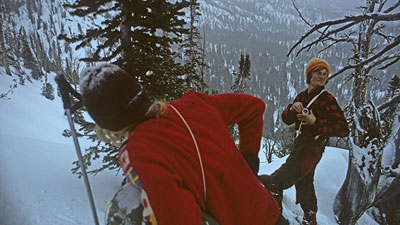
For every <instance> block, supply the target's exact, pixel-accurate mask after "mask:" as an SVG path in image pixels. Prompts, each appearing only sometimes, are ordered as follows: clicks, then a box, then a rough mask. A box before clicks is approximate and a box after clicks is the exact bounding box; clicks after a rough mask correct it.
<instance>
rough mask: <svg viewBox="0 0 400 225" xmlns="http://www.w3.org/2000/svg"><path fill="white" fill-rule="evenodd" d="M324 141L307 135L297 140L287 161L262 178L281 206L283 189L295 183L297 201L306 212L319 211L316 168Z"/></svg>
mask: <svg viewBox="0 0 400 225" xmlns="http://www.w3.org/2000/svg"><path fill="white" fill-rule="evenodd" d="M324 143H325V140H318V141H315V140H313V139H311V138H307V137H302V138H301V139H298V140H296V141H295V144H294V148H293V150H292V152H291V153H290V155H289V157H288V158H287V159H286V162H285V163H284V164H282V166H281V167H280V168H279V169H277V170H276V171H275V172H274V173H272V174H271V175H270V176H267V177H264V179H263V178H261V181H262V182H263V183H264V182H266V183H267V184H265V183H264V185H266V186H267V187H269V189H270V191H271V192H272V194H273V195H274V196H275V199H276V200H277V202H278V204H279V205H280V206H282V193H283V190H285V189H287V188H290V187H291V186H293V185H295V188H296V203H300V206H301V208H302V209H303V211H304V213H308V214H310V213H316V212H317V210H318V208H317V197H316V195H315V189H314V170H315V167H316V165H317V164H318V162H319V161H320V159H321V156H322V153H323V151H324ZM263 180H264V181H263Z"/></svg>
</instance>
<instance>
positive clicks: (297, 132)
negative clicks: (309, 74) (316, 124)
mask: <svg viewBox="0 0 400 225" xmlns="http://www.w3.org/2000/svg"><path fill="white" fill-rule="evenodd" d="M325 91H326V90H325V89H322V90H321V91H320V92H319V93H318V94H317V95H316V96H314V98H312V99H311V101H310V102H308V104H307V107H306V108H304V109H303V110H305V109H306V110H307V111H306V112H307V113H308V112H309V110H308V108H310V106H311V105H312V104H313V103H314V101H315V100H317V98H318V97H319V96H320V95H321V94H322V93H324V92H325ZM302 112H303V111H302ZM302 124H303V121H302V122H300V126H299V128H298V129H297V130H296V138H297V137H298V136H299V135H300V134H301V125H302ZM318 137H319V135H317V136H316V137H315V138H316V139H318Z"/></svg>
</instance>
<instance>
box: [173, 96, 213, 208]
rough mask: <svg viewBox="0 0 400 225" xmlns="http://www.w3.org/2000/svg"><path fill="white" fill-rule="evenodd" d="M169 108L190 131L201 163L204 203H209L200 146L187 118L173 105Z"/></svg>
mask: <svg viewBox="0 0 400 225" xmlns="http://www.w3.org/2000/svg"><path fill="white" fill-rule="evenodd" d="M169 106H171V108H172V109H173V110H175V112H176V114H178V116H179V117H180V118H181V120H182V121H183V123H184V124H185V125H186V128H187V129H188V131H189V133H190V135H191V136H192V139H193V142H194V146H195V147H196V151H197V157H198V158H199V162H200V168H201V176H202V178H203V189H204V201H207V188H206V176H205V173H204V167H203V161H202V160H201V155H200V150H199V146H198V145H197V141H196V138H195V137H194V135H193V132H192V129H190V127H189V124H188V123H187V122H186V120H185V118H183V116H182V114H181V113H180V112H179V111H178V110H177V109H176V108H175V107H174V106H173V105H171V104H170V105H169Z"/></svg>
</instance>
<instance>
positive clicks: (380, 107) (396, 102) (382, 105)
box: [378, 94, 400, 111]
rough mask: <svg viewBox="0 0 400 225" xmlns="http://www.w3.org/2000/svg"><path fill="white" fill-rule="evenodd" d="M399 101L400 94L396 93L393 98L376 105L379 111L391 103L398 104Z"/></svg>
mask: <svg viewBox="0 0 400 225" xmlns="http://www.w3.org/2000/svg"><path fill="white" fill-rule="evenodd" d="M399 102H400V94H398V95H396V96H395V97H394V98H392V99H391V100H390V101H387V102H385V103H383V104H381V105H380V106H378V110H379V111H381V110H383V109H385V108H387V107H389V106H391V105H394V104H398V103H399Z"/></svg>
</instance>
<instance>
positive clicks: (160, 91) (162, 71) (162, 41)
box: [59, 0, 190, 100]
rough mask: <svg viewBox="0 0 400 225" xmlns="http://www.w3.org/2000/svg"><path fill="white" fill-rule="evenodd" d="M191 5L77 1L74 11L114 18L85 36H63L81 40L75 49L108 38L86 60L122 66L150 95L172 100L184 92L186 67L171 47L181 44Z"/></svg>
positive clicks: (164, 0)
mask: <svg viewBox="0 0 400 225" xmlns="http://www.w3.org/2000/svg"><path fill="white" fill-rule="evenodd" d="M189 5H190V4H189V2H188V1H175V2H171V1H167V0H153V1H143V0H133V1H128V0H119V1H111V0H103V1H94V2H93V1H91V0H77V1H75V3H73V4H66V5H65V6H66V7H67V8H69V9H70V10H71V11H70V13H71V15H75V16H80V17H89V16H94V15H105V14H109V13H110V12H113V14H112V15H113V16H112V17H111V18H105V19H104V20H103V22H102V24H103V25H104V26H102V27H100V26H96V27H94V28H91V29H88V30H87V31H86V34H78V35H75V36H73V37H67V36H66V35H60V36H59V38H60V39H63V40H66V41H67V42H80V44H79V45H78V46H77V48H83V47H86V46H89V44H90V42H91V41H92V40H105V41H103V42H102V43H101V44H100V45H99V46H97V49H96V51H95V52H94V53H93V55H92V56H90V57H87V58H83V59H82V60H83V61H86V62H98V61H109V62H112V63H115V64H117V65H120V66H121V67H122V68H123V69H125V70H126V71H128V72H129V73H130V74H132V75H133V76H135V78H136V79H137V80H138V81H139V82H141V83H142V84H143V86H144V87H145V88H146V89H147V92H148V95H149V96H150V97H151V98H153V99H167V100H169V99H174V98H177V97H180V96H181V95H182V93H183V92H184V91H185V90H186V87H185V83H184V82H183V81H180V80H182V75H184V74H185V68H184V67H183V66H182V65H181V64H180V63H178V62H177V59H178V54H177V52H174V51H173V49H172V46H174V45H180V44H182V36H183V35H185V34H188V29H187V28H185V25H186V22H185V20H184V18H183V17H184V15H185V14H184V11H183V10H184V9H185V8H187V7H188V6H189ZM104 52H106V53H107V54H105V53H104ZM161 67H162V68H161ZM157 81H162V82H157Z"/></svg>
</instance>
